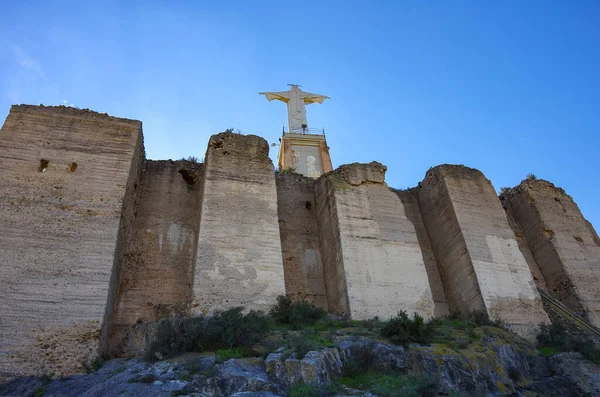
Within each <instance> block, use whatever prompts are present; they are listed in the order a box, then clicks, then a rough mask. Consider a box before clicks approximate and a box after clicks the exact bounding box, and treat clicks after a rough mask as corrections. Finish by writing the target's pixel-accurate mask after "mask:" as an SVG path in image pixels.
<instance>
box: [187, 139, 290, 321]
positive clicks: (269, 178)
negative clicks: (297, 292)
mask: <svg viewBox="0 0 600 397" xmlns="http://www.w3.org/2000/svg"><path fill="white" fill-rule="evenodd" d="M205 158H206V165H205V176H204V189H203V198H202V212H201V221H200V237H199V240H198V252H197V258H196V269H195V274H194V299H195V300H196V303H197V311H198V312H202V313H206V312H208V311H210V310H213V309H223V308H229V307H233V306H246V307H247V308H250V309H261V310H268V308H269V307H270V305H271V304H273V303H274V302H275V300H276V297H277V296H278V295H283V294H285V285H284V274H283V261H282V256H281V242H280V238H279V224H278V223H279V222H278V216H277V194H276V187H275V176H274V170H273V164H272V163H271V160H270V159H269V145H268V144H267V142H266V141H265V140H264V139H263V138H260V137H257V136H254V135H248V136H244V135H240V134H232V133H221V134H217V135H213V136H212V137H211V138H210V141H209V144H208V150H207V152H206V157H205Z"/></svg>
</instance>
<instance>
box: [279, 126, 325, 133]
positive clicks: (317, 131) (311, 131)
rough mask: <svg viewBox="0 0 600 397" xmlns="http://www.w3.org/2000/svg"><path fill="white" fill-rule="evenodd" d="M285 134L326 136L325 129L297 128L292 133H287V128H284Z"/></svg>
mask: <svg viewBox="0 0 600 397" xmlns="http://www.w3.org/2000/svg"><path fill="white" fill-rule="evenodd" d="M282 131H283V133H284V134H312V135H325V128H308V127H307V128H295V129H293V130H291V131H286V130H285V127H283V128H282Z"/></svg>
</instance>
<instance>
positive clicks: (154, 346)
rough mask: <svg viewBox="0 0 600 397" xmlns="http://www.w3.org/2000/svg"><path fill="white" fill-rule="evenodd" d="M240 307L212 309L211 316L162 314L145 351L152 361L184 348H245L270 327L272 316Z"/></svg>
mask: <svg viewBox="0 0 600 397" xmlns="http://www.w3.org/2000/svg"><path fill="white" fill-rule="evenodd" d="M243 310H244V308H243V307H235V308H232V309H229V310H225V311H215V313H214V314H213V315H212V316H200V317H188V318H180V317H178V318H165V319H163V320H161V321H160V322H159V324H158V328H157V331H156V334H155V336H154V338H153V340H152V342H151V343H150V346H149V348H148V350H147V352H146V359H147V360H150V361H153V360H157V359H165V358H170V357H174V356H177V355H179V354H181V353H184V352H204V351H216V350H219V349H233V348H243V349H249V348H250V347H251V346H252V345H254V344H255V343H257V342H259V341H260V340H261V339H263V338H264V337H265V335H266V334H267V333H268V332H269V330H270V329H271V328H272V325H273V322H272V320H271V319H270V318H269V317H268V316H267V315H265V314H264V313H263V312H258V311H254V310H252V311H250V312H249V313H247V314H243V313H242V311H243Z"/></svg>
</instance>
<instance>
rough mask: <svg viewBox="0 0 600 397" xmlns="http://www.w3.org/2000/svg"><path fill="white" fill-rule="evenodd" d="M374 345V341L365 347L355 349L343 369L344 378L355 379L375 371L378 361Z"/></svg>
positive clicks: (364, 345)
mask: <svg viewBox="0 0 600 397" xmlns="http://www.w3.org/2000/svg"><path fill="white" fill-rule="evenodd" d="M374 345H375V342H374V341H369V342H368V343H365V344H363V345H360V346H355V347H353V348H352V350H351V355H350V358H349V360H347V361H346V362H345V363H344V366H343V367H342V376H343V377H348V378H354V377H356V376H359V375H360V374H363V373H367V372H369V371H372V370H374V369H375V368H374V364H375V361H376V357H375V353H374V352H373V348H374Z"/></svg>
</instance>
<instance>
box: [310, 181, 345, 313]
mask: <svg viewBox="0 0 600 397" xmlns="http://www.w3.org/2000/svg"><path fill="white" fill-rule="evenodd" d="M314 189H315V190H314V192H315V203H316V205H317V224H318V226H319V237H320V247H321V260H322V262H323V278H324V280H325V291H326V293H327V306H328V308H329V312H330V313H335V314H338V315H342V316H347V315H349V314H350V304H349V303H348V289H347V283H346V272H345V269H344V259H343V254H342V243H341V240H340V228H339V220H338V211H337V205H336V199H335V186H334V183H332V181H331V180H330V179H329V178H328V176H327V175H326V176H323V177H321V178H319V179H318V180H317V182H316V184H315V188H314Z"/></svg>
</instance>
